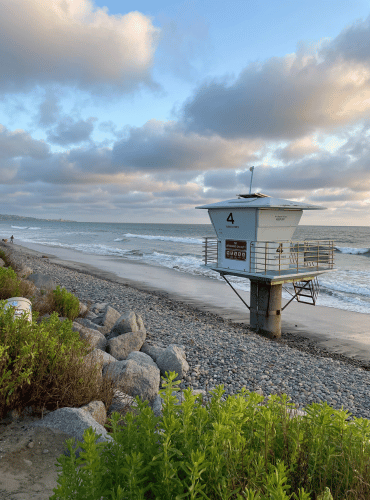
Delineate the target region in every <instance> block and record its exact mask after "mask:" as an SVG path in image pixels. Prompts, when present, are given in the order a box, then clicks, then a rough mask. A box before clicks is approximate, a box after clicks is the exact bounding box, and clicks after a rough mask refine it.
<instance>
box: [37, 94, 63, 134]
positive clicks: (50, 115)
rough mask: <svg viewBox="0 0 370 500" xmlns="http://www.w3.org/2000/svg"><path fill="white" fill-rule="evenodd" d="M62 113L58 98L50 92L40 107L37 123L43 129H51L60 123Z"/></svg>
mask: <svg viewBox="0 0 370 500" xmlns="http://www.w3.org/2000/svg"><path fill="white" fill-rule="evenodd" d="M60 113H61V107H60V105H59V102H58V98H57V97H56V96H55V95H54V94H53V93H51V92H48V93H47V95H46V96H45V98H44V100H43V101H42V103H41V104H40V106H39V111H38V113H37V115H36V122H37V124H38V125H39V126H41V127H50V125H54V123H56V122H57V121H58V119H59V117H60Z"/></svg>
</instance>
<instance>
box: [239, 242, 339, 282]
mask: <svg viewBox="0 0 370 500" xmlns="http://www.w3.org/2000/svg"><path fill="white" fill-rule="evenodd" d="M334 250H335V247H334V242H333V241H332V240H311V241H308V240H305V241H251V245H250V254H249V269H250V271H251V272H253V273H257V274H269V273H271V272H272V271H273V272H274V273H277V274H279V275H280V274H287V272H290V273H294V272H296V273H300V272H305V271H307V270H308V269H307V268H310V270H313V271H314V270H316V271H324V270H328V269H333V267H334Z"/></svg>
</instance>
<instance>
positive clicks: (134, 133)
mask: <svg viewBox="0 0 370 500" xmlns="http://www.w3.org/2000/svg"><path fill="white" fill-rule="evenodd" d="M258 146H259V143H258V142H257V141H245V140H244V141H237V140H235V141H233V140H225V139H223V138H221V137H217V136H209V137H205V136H201V135H199V134H196V133H185V132H184V131H183V130H182V129H181V128H180V127H178V126H177V125H176V124H175V123H171V122H168V123H163V122H159V121H156V120H151V121H149V122H148V123H146V124H145V125H144V126H143V127H140V128H131V129H130V132H129V134H128V137H126V138H125V139H123V140H121V141H118V142H117V143H116V144H115V145H114V148H113V160H114V162H115V163H116V164H117V165H122V168H124V169H125V170H126V171H129V170H143V171H159V172H163V171H166V170H172V171H179V172H181V171H183V170H186V171H189V170H209V169H218V168H221V167H230V168H231V167H236V166H239V165H240V164H242V163H245V162H246V161H248V160H251V159H252V158H254V152H255V151H256V149H258Z"/></svg>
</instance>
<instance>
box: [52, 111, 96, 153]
mask: <svg viewBox="0 0 370 500" xmlns="http://www.w3.org/2000/svg"><path fill="white" fill-rule="evenodd" d="M94 121H96V118H88V119H87V120H78V121H73V120H72V118H65V119H64V120H63V121H62V122H60V123H59V124H58V125H57V127H56V128H55V129H54V130H52V131H49V132H48V136H47V139H48V141H49V142H52V143H54V144H59V145H60V146H68V145H71V144H79V143H80V142H84V141H88V140H89V139H90V135H91V133H92V131H93V130H94Z"/></svg>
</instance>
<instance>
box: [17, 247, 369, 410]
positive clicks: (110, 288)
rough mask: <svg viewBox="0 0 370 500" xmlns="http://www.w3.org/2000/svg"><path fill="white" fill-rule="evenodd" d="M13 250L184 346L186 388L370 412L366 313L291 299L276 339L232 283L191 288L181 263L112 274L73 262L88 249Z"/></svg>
mask: <svg viewBox="0 0 370 500" xmlns="http://www.w3.org/2000/svg"><path fill="white" fill-rule="evenodd" d="M8 248H10V249H11V250H12V251H14V252H17V253H20V255H22V259H23V260H24V262H25V264H26V265H28V266H29V267H30V268H31V269H33V271H34V272H39V273H43V274H47V275H49V276H52V278H53V280H54V281H55V283H56V284H58V285H60V286H63V287H65V288H67V289H68V290H69V291H72V292H73V293H74V294H75V295H76V296H77V297H79V299H80V300H81V301H82V302H85V303H88V302H89V303H95V302H108V303H109V304H110V305H112V307H115V308H116V309H118V310H121V311H122V310H127V309H132V310H134V311H135V312H137V313H139V314H140V315H141V316H142V317H143V320H144V324H145V326H146V329H147V341H148V342H149V343H150V344H154V345H158V346H162V347H165V346H167V345H168V344H170V343H177V344H181V345H184V347H185V350H186V355H187V360H188V362H189V365H190V372H189V374H188V375H187V377H186V380H184V381H183V383H182V387H183V388H185V387H188V386H192V387H194V388H196V389H202V390H205V391H209V390H210V389H211V388H212V387H215V386H216V385H219V384H224V387H225V391H226V394H234V393H236V392H237V391H239V390H240V389H241V388H242V387H245V388H246V389H248V390H251V391H257V390H258V391H260V392H262V393H263V394H265V395H268V394H273V393H276V394H279V393H286V394H288V395H289V396H290V397H291V399H292V401H293V402H294V403H296V404H297V407H300V408H302V407H304V406H306V405H307V404H309V403H312V402H318V401H321V400H325V401H327V402H328V403H329V404H331V405H333V406H334V407H336V408H341V407H342V406H343V407H344V408H346V409H348V410H350V411H351V412H352V413H353V414H354V415H356V416H358V417H366V418H370V398H369V396H370V391H369V382H370V372H369V371H368V369H367V368H368V364H369V363H368V360H369V357H368V356H369V351H370V349H369V348H367V350H366V346H368V344H367V343H366V338H365V331H364V332H363V342H362V344H363V346H364V348H362V346H361V343H360V342H358V343H357V344H355V340H351V338H350V335H352V336H353V337H355V336H356V335H358V338H361V336H360V333H359V329H358V328H359V327H361V328H363V329H365V327H366V321H367V319H368V315H365V314H359V313H354V312H351V311H339V310H336V309H333V308H332V309H331V308H324V307H322V308H318V307H312V306H304V305H301V304H294V305H293V304H291V305H289V306H288V308H287V309H286V310H285V311H284V312H283V334H282V338H281V339H280V340H278V341H276V340H271V339H267V338H264V337H262V336H260V335H258V334H256V333H254V332H252V331H251V330H250V329H249V327H248V323H249V317H248V314H247V310H246V309H245V306H243V307H242V303H241V302H240V301H239V299H238V298H237V297H236V296H235V297H234V294H233V292H232V290H230V289H229V288H228V287H227V285H226V284H225V285H223V284H222V283H217V282H216V283H215V282H211V285H210V286H208V288H207V286H206V284H205V280H204V279H203V278H202V277H199V280H194V279H192V280H191V283H192V284H191V285H190V284H189V283H188V282H187V277H186V275H181V273H176V271H174V270H163V269H158V268H156V267H154V266H147V265H145V266H144V265H142V264H137V263H131V262H129V263H125V264H124V265H122V262H121V263H120V266H119V269H120V271H119V273H114V272H113V271H114V258H109V259H108V258H107V260H106V264H105V266H104V265H103V264H102V261H101V260H99V268H97V267H95V266H93V257H91V258H86V255H84V256H83V260H84V262H78V260H77V261H76V260H72V259H74V258H77V259H78V258H79V259H80V260H82V259H81V256H78V255H77V254H75V253H73V252H66V250H65V249H63V251H62V253H60V254H59V256H56V255H52V254H46V253H44V251H41V252H39V251H38V250H39V249H36V248H33V249H30V248H25V247H21V246H19V245H16V244H14V245H11V246H10V245H9V244H8ZM41 250H43V249H41ZM116 268H118V266H116ZM163 272H165V273H166V274H165V275H164V274H163ZM168 273H170V274H171V276H168ZM193 278H194V277H193ZM164 285H165V286H164ZM218 285H219V286H220V287H221V288H218ZM292 306H294V307H292ZM289 308H291V309H290V312H289V313H288V311H289ZM303 311H304V312H303ZM346 330H347V331H348V332H349V333H350V335H348V338H344V335H345V331H346ZM338 332H341V335H343V338H340V336H339V335H338ZM330 336H332V337H330ZM331 339H332V340H331ZM351 342H352V344H351ZM355 345H356V348H355ZM356 349H357V350H356Z"/></svg>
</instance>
